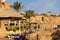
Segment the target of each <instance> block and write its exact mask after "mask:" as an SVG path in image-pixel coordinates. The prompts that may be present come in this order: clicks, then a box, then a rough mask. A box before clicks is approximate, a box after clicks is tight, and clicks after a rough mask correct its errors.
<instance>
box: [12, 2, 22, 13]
mask: <svg viewBox="0 0 60 40" xmlns="http://www.w3.org/2000/svg"><path fill="white" fill-rule="evenodd" d="M11 7H12V8H13V9H14V10H15V11H17V12H19V10H21V9H22V8H23V5H22V3H21V2H18V1H16V2H14V3H13V5H11Z"/></svg>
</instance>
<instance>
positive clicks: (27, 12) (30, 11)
mask: <svg viewBox="0 0 60 40" xmlns="http://www.w3.org/2000/svg"><path fill="white" fill-rule="evenodd" d="M25 13H26V14H25V17H26V19H29V22H28V23H29V29H30V31H31V27H30V26H31V25H30V17H32V16H34V15H35V14H34V10H27V11H25Z"/></svg>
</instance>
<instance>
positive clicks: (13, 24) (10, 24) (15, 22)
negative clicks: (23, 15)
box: [5, 21, 18, 26]
mask: <svg viewBox="0 0 60 40" xmlns="http://www.w3.org/2000/svg"><path fill="white" fill-rule="evenodd" d="M17 25H18V24H17V21H8V23H7V24H5V26H17Z"/></svg>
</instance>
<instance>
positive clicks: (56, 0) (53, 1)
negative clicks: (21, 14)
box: [7, 0, 60, 13]
mask: <svg viewBox="0 0 60 40" xmlns="http://www.w3.org/2000/svg"><path fill="white" fill-rule="evenodd" d="M7 1H8V2H10V3H13V2H15V1H19V2H22V4H23V5H24V8H23V9H22V10H21V11H26V10H29V9H33V10H35V12H37V13H47V12H49V11H50V12H51V13H60V0H7Z"/></svg>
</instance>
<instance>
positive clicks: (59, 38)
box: [51, 30, 60, 40]
mask: <svg viewBox="0 0 60 40" xmlns="http://www.w3.org/2000/svg"><path fill="white" fill-rule="evenodd" d="M51 36H52V40H60V31H59V30H58V31H56V32H54V33H52V35H51Z"/></svg>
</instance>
